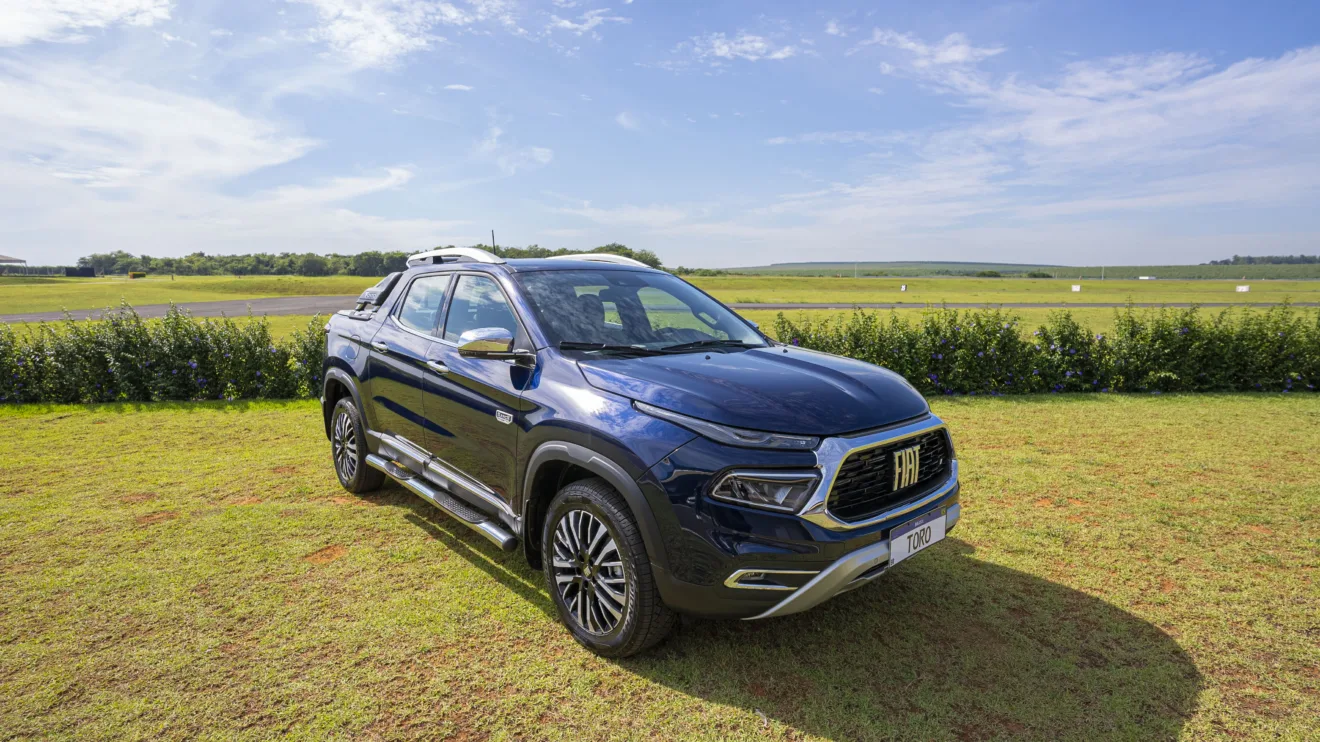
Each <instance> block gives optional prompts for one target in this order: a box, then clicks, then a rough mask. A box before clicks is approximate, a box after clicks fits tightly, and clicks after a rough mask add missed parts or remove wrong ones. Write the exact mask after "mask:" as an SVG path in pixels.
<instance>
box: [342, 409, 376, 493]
mask: <svg viewBox="0 0 1320 742" xmlns="http://www.w3.org/2000/svg"><path fill="white" fill-rule="evenodd" d="M330 453H331V456H332V457H333V458H334V463H335V474H336V475H338V476H339V483H340V484H342V485H343V486H344V489H346V490H348V491H349V492H352V493H354V494H360V493H363V492H370V491H372V490H375V489H379V488H380V485H381V483H383V482H384V481H385V474H384V473H382V472H380V471H377V470H375V469H372V468H371V467H370V466H367V436H366V430H365V428H364V426H363V425H362V416H361V415H360V414H358V410H357V407H356V406H355V405H354V404H353V400H352V398H350V397H344V398H343V399H341V400H339V402H337V403H336V404H335V409H334V411H333V412H331V417H330Z"/></svg>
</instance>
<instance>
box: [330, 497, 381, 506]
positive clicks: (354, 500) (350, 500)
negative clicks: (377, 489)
mask: <svg viewBox="0 0 1320 742" xmlns="http://www.w3.org/2000/svg"><path fill="white" fill-rule="evenodd" d="M330 502H333V503H334V504H336V505H360V506H364V507H367V506H371V505H375V504H376V503H374V502H371V501H370V500H364V499H362V498H360V497H332V498H330Z"/></svg>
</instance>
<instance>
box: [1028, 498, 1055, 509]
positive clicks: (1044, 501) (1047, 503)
mask: <svg viewBox="0 0 1320 742" xmlns="http://www.w3.org/2000/svg"><path fill="white" fill-rule="evenodd" d="M1032 504H1034V505H1035V506H1036V507H1038V508H1052V507H1054V501H1053V500H1051V499H1050V498H1048V497H1042V498H1040V499H1039V500H1037V501H1036V502H1034V503H1032Z"/></svg>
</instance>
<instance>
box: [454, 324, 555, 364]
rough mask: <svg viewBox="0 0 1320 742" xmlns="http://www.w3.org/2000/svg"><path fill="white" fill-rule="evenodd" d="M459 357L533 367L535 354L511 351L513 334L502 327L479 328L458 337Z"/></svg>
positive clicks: (525, 351) (524, 351)
mask: <svg viewBox="0 0 1320 742" xmlns="http://www.w3.org/2000/svg"><path fill="white" fill-rule="evenodd" d="M458 353H459V355H463V356H467V357H469V358H491V359H494V360H501V361H510V360H511V361H513V362H515V363H517V364H519V365H521V366H535V365H536V354H535V353H533V352H532V351H530V350H514V349H513V333H511V332H509V331H508V330H506V329H504V328H503V327H480V328H477V329H475V330H468V331H467V332H465V333H463V334H462V335H459V336H458Z"/></svg>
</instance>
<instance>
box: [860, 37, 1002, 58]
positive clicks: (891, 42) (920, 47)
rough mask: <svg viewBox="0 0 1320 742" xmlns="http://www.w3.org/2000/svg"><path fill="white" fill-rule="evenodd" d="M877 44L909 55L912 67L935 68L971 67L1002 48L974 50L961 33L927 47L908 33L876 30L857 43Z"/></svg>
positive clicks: (997, 52) (864, 44) (861, 44)
mask: <svg viewBox="0 0 1320 742" xmlns="http://www.w3.org/2000/svg"><path fill="white" fill-rule="evenodd" d="M874 44H878V45H880V46H887V47H891V48H894V49H901V50H903V51H906V52H909V53H911V55H912V57H913V60H912V66H914V67H918V68H921V67H930V66H935V65H965V64H974V63H976V62H979V61H981V60H983V59H987V58H989V57H993V56H995V55H996V54H1000V53H1002V52H1003V51H1004V50H1003V48H1002V47H976V46H972V45H971V43H970V42H969V41H968V40H967V36H966V35H965V34H961V33H951V34H949V35H948V36H945V37H944V38H943V39H941V40H940V42H939V43H937V44H928V43H926V42H924V41H922V40H920V39H918V38H917V37H915V36H913V35H911V34H905V33H898V32H897V31H892V30H889V29H883V28H877V29H875V30H873V31H872V32H871V38H870V39H868V40H866V41H863V42H861V43H860V44H858V45H857V46H858V47H863V46H871V45H874Z"/></svg>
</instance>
